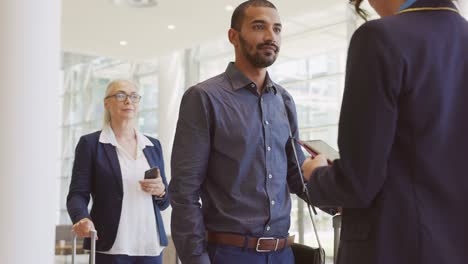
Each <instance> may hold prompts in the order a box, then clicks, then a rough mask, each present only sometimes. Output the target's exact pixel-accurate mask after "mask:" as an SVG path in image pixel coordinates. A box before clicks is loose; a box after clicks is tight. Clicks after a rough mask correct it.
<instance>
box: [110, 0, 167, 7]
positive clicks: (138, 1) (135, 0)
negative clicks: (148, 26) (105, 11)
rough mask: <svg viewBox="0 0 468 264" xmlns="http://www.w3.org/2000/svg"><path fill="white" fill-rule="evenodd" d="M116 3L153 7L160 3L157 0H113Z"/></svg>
mask: <svg viewBox="0 0 468 264" xmlns="http://www.w3.org/2000/svg"><path fill="white" fill-rule="evenodd" d="M112 2H113V3H114V4H116V5H123V6H130V7H152V6H156V5H157V4H158V1H157V0H112Z"/></svg>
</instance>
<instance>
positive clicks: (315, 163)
mask: <svg viewBox="0 0 468 264" xmlns="http://www.w3.org/2000/svg"><path fill="white" fill-rule="evenodd" d="M324 166H328V162H327V159H326V158H325V156H324V155H323V154H320V155H317V156H316V157H315V158H310V159H306V160H305V161H304V163H302V171H303V175H304V178H305V179H306V181H308V180H309V179H310V177H311V176H312V172H313V171H314V170H315V169H316V168H318V167H324Z"/></svg>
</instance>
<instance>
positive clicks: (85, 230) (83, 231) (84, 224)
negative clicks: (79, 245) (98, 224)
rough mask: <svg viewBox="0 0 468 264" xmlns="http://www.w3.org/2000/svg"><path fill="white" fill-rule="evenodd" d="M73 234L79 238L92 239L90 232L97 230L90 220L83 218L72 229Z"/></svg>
mask: <svg viewBox="0 0 468 264" xmlns="http://www.w3.org/2000/svg"><path fill="white" fill-rule="evenodd" d="M72 230H73V232H74V233H75V234H76V235H77V236H78V237H79V238H83V237H90V233H89V232H90V231H91V230H95V228H94V224H93V221H91V220H90V219H89V218H83V219H81V220H80V221H78V222H77V223H76V224H74V225H73V227H72Z"/></svg>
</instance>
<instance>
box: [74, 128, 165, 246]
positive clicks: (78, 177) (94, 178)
mask: <svg viewBox="0 0 468 264" xmlns="http://www.w3.org/2000/svg"><path fill="white" fill-rule="evenodd" d="M100 135H101V131H97V132H94V133H92V134H88V135H85V136H82V137H81V138H80V141H79V142H78V145H77V147H76V152H75V161H74V164H73V172H72V179H71V183H70V190H69V193H68V196H67V209H68V214H69V215H70V218H71V220H72V222H73V223H76V222H78V221H80V220H81V219H83V218H85V217H87V218H89V219H91V220H92V221H93V223H94V226H95V228H96V230H97V233H98V237H99V240H98V241H97V243H96V250H97V251H108V250H110V249H111V247H112V245H113V244H114V241H115V237H116V235H117V229H118V226H119V222H120V213H121V210H122V200H123V196H124V193H123V186H122V173H121V170H120V165H119V160H118V157H117V151H116V149H115V147H114V146H113V145H111V144H103V143H100V142H99V136H100ZM147 138H148V139H149V140H150V141H151V142H152V143H153V145H154V147H151V146H146V147H145V148H144V149H143V153H144V155H145V157H146V159H147V160H148V163H149V165H150V167H155V166H157V167H159V169H160V172H161V177H162V180H163V182H164V185H165V186H166V189H167V180H166V175H165V173H164V161H163V156H162V149H161V144H160V143H159V141H158V140H157V139H154V138H151V137H147ZM90 196H91V197H92V198H93V205H92V208H91V213H88V203H89V198H90ZM168 198H169V197H168V195H167V193H166V195H165V196H164V198H163V199H153V205H154V214H155V216H156V223H155V224H156V226H157V227H158V232H159V238H160V243H161V245H162V246H167V244H168V243H167V236H166V231H165V230H164V225H163V221H162V217H161V213H160V210H164V209H166V208H167V207H168V206H169V199H168ZM89 243H90V241H89V239H85V241H84V248H86V249H89Z"/></svg>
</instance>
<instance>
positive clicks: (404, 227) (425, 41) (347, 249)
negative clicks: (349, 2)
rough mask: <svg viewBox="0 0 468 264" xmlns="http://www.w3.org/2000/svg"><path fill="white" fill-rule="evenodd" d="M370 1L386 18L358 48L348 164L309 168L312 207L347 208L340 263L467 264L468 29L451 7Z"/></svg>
mask: <svg viewBox="0 0 468 264" xmlns="http://www.w3.org/2000/svg"><path fill="white" fill-rule="evenodd" d="M356 2H357V3H356V4H357V6H359V3H360V2H362V1H356ZM369 2H370V4H371V5H372V6H373V7H374V9H375V10H376V11H377V12H378V13H379V14H380V15H381V16H383V18H382V19H379V20H374V21H371V22H368V23H366V24H364V25H363V26H362V27H360V28H359V29H358V30H357V31H356V32H355V34H354V36H353V38H352V40H351V43H350V47H349V55H348V65H347V71H346V84H345V91H344V96H343V105H342V110H341V117H340V122H339V136H338V145H339V148H340V155H341V159H339V160H336V161H334V163H333V165H332V166H331V167H321V166H322V165H326V163H325V160H324V159H323V157H319V158H316V159H314V160H309V161H307V163H306V164H304V167H303V168H304V176H305V177H306V178H308V179H309V182H308V185H307V186H308V188H309V193H310V196H311V202H312V203H313V204H315V205H317V206H321V205H332V206H342V207H343V208H344V209H343V221H342V230H341V238H342V239H341V245H340V251H339V254H338V263H340V264H343V263H346V264H348V263H351V264H354V263H356V264H358V263H359V264H394V263H399V264H415V263H424V264H436V263H467V260H468V251H467V245H468V231H467V230H468V229H467V228H466V225H467V223H468V212H467V210H466V204H467V201H468V172H467V167H466V162H467V158H466V157H467V154H466V151H467V149H468V137H467V135H468V122H467V117H466V116H467V113H468V104H467V103H466V102H467V101H468V89H467V88H468V86H467V84H468V75H467V72H468V23H467V21H466V20H465V19H464V18H463V17H462V16H461V15H460V14H459V12H458V10H457V9H456V8H455V6H454V4H453V3H452V2H451V1H448V0H419V1H414V0H409V1H406V2H405V1H404V0H369ZM358 9H359V7H358ZM312 172H313V173H312Z"/></svg>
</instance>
